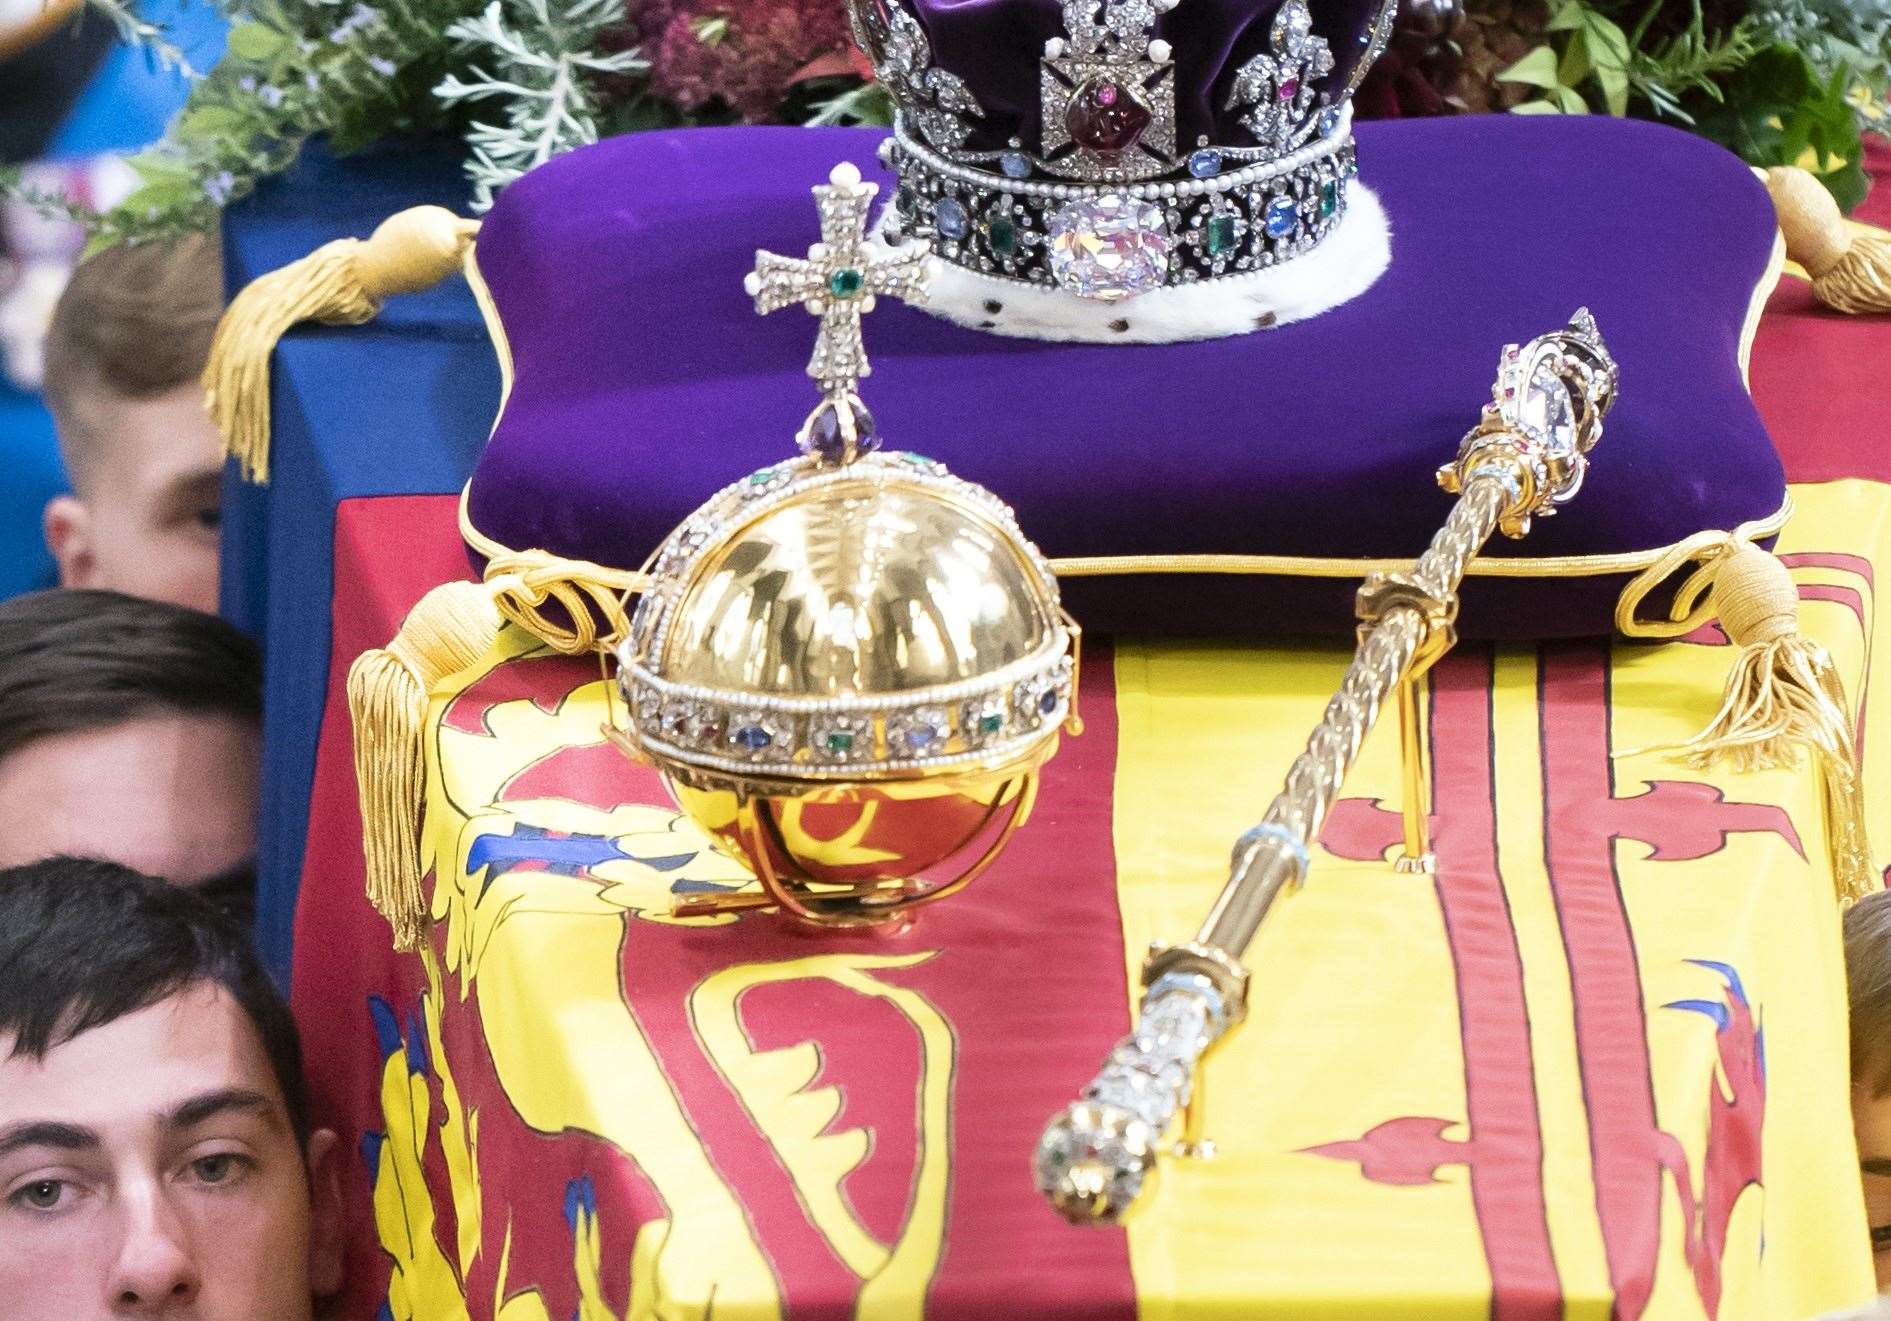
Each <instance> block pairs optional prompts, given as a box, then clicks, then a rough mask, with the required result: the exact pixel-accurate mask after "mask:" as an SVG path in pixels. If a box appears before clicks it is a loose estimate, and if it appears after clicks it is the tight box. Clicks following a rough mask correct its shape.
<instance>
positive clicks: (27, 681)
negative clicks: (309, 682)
mask: <svg viewBox="0 0 1891 1321" xmlns="http://www.w3.org/2000/svg"><path fill="white" fill-rule="evenodd" d="M262 711H263V678H262V660H261V658H260V656H259V655H258V653H257V650H256V644H255V643H253V642H251V641H250V640H249V639H248V638H246V637H244V636H243V635H242V634H241V633H239V632H237V630H236V629H234V628H232V627H231V626H230V625H229V624H227V623H225V622H224V621H223V620H221V619H218V618H217V617H216V616H215V615H206V614H204V613H202V612H201V611H198V610H191V609H188V608H186V607H184V606H181V605H172V604H170V603H169V602H165V601H146V600H142V599H140V598H138V597H135V596H126V595H124V594H122V593H120V592H105V591H96V590H92V589H89V588H88V589H83V590H76V589H55V590H53V591H48V592H34V593H32V594H30V595H27V596H18V597H15V598H14V599H13V600H11V601H4V602H0V758H5V757H6V756H8V755H9V754H11V753H14V752H18V751H19V750H20V749H21V748H23V747H25V746H27V745H28V744H29V743H33V742H35V741H37V740H39V739H42V738H48V737H50V736H52V735H54V734H71V733H76V732H78V731H80V730H86V729H100V728H106V727H109V726H112V725H117V724H122V723H123V722H124V721H127V720H133V719H136V718H138V717H141V716H150V715H227V716H233V717H235V718H237V719H239V720H248V721H256V720H260V719H261V718H262Z"/></svg>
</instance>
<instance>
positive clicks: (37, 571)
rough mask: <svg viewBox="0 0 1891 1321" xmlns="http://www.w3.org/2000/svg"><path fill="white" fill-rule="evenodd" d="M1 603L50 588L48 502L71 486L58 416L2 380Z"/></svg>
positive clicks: (0, 411)
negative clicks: (57, 437)
mask: <svg viewBox="0 0 1891 1321" xmlns="http://www.w3.org/2000/svg"><path fill="white" fill-rule="evenodd" d="M0 473H5V477H4V478H0V601H4V600H5V599H6V598H7V597H9V596H18V595H19V594H20V593H21V592H31V591H36V590H38V589H39V588H41V587H51V586H52V585H53V582H54V568H53V560H52V556H51V555H49V554H47V553H46V541H45V538H44V537H42V536H41V535H40V526H39V517H40V513H41V511H42V510H44V509H45V508H46V502H47V501H48V500H50V499H52V498H53V497H54V496H55V495H58V494H60V493H61V492H62V491H64V490H65V489H66V474H65V471H64V469H63V468H61V466H60V463H59V447H58V446H57V445H56V444H55V443H54V441H53V420H52V417H51V415H50V414H48V413H47V412H46V409H45V408H44V407H43V406H42V405H41V404H40V402H39V399H38V398H37V397H36V396H34V395H30V394H22V393H21V392H20V391H18V390H15V389H13V388H12V387H11V386H9V385H7V384H6V383H5V382H4V381H0Z"/></svg>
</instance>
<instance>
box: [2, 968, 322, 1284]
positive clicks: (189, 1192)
mask: <svg viewBox="0 0 1891 1321" xmlns="http://www.w3.org/2000/svg"><path fill="white" fill-rule="evenodd" d="M12 1045H13V1043H12V1041H11V1040H10V1039H7V1038H0V1321H52V1319H53V1318H58V1321H103V1319H104V1318H110V1317H125V1316H153V1317H166V1318H176V1319H178V1321H184V1319H186V1318H188V1319H189V1321H309V1318H310V1317H311V1315H312V1308H313V1301H312V1300H313V1298H314V1296H315V1295H316V1294H317V1293H320V1294H324V1295H325V1294H328V1293H332V1292H334V1291H335V1290H336V1289H337V1288H338V1287H339V1285H340V1278H339V1272H340V1248H339V1241H340V1240H339V1232H338V1231H339V1225H338V1223H337V1221H338V1216H337V1211H338V1206H337V1203H336V1199H335V1195H334V1181H333V1177H332V1174H331V1172H330V1171H329V1170H328V1168H327V1167H328V1162H329V1159H330V1157H331V1155H332V1152H333V1147H334V1134H333V1133H329V1132H326V1131H323V1132H320V1133H317V1134H316V1135H315V1136H314V1137H313V1138H311V1139H310V1141H309V1146H308V1149H307V1151H304V1150H303V1149H302V1148H301V1147H300V1146H299V1145H298V1144H297V1141H296V1138H295V1134H294V1132H293V1131H292V1130H291V1128H290V1122H289V1115H288V1111H287V1109H286V1108H285V1106H284V1103H283V1098H282V1092H281V1089H280V1088H279V1087H278V1086H277V1084H276V1080H275V1075H274V1074H273V1073H272V1071H271V1070H270V1067H269V1060H268V1057H267V1056H266V1055H265V1054H264V1051H263V1046H262V1041H261V1039H260V1037H259V1036H258V1034H257V1032H256V1029H255V1027H254V1026H253V1025H252V1024H251V1022H250V1020H249V1018H248V1016H247V1015H246V1014H245V1013H244V1012H243V1010H242V1008H241V1007H240V1006H239V1005H238V1004H237V1003H236V1001H235V1000H233V999H231V998H230V996H229V995H228V994H227V993H226V992H225V991H224V990H223V989H222V988H221V987H217V986H214V985H207V984H198V985H196V986H192V987H189V988H187V989H185V990H184V991H181V992H179V993H178V994H177V995H174V996H172V997H171V998H170V999H168V1000H163V1001H160V1002H159V1003H158V1004H155V1005H153V1006H151V1007H150V1008H148V1009H143V1010H139V1011H137V1012H136V1013H131V1014H127V1015H125V1016H124V1017H123V1018H120V1019H118V1020H117V1021H115V1022H112V1023H108V1024H106V1025H105V1026H103V1027H98V1028H93V1029H92V1030H91V1031H89V1032H83V1033H81V1034H80V1035H78V1036H77V1037H74V1038H73V1039H72V1040H71V1041H68V1042H65V1043H64V1044H62V1045H59V1046H55V1047H53V1048H52V1049H51V1050H50V1051H48V1052H47V1053H46V1055H45V1057H44V1058H43V1059H39V1060H33V1059H28V1058H26V1057H24V1056H21V1055H14V1054H12ZM311 1187H314V1188H315V1189H316V1190H317V1192H316V1194H315V1195H314V1196H313V1197H311V1193H310V1189H311Z"/></svg>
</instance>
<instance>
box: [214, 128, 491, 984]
mask: <svg viewBox="0 0 1891 1321" xmlns="http://www.w3.org/2000/svg"><path fill="white" fill-rule="evenodd" d="M423 202H433V203H437V204H439V205H443V206H447V207H451V208H452V209H454V210H455V211H458V212H459V213H461V214H468V208H467V189H466V185H465V182H464V180H463V178H462V176H461V174H460V171H459V164H458V158H457V157H456V156H455V155H454V154H453V153H452V152H451V151H450V150H448V149H446V148H445V147H443V146H437V145H436V146H432V147H408V146H403V147H399V148H389V149H385V150H377V151H373V152H369V153H363V154H360V155H356V156H350V157H348V158H347V159H345V160H338V159H336V158H335V157H333V156H331V155H330V154H329V153H327V152H326V151H324V150H321V149H319V148H311V149H310V150H309V151H307V152H305V153H304V155H303V158H302V160H301V162H300V163H299V164H298V165H297V166H296V167H295V168H294V169H293V170H291V171H290V172H289V173H288V174H286V175H284V176H283V177H282V178H280V179H278V180H275V181H272V182H271V183H269V184H268V185H266V186H265V187H263V188H261V189H259V190H258V192H257V193H256V195H255V196H254V197H252V198H250V199H247V200H246V201H244V202H242V203H240V204H239V205H237V206H235V207H233V208H231V210H230V212H229V213H228V215H227V216H226V217H225V226H224V238H225V255H226V256H225V259H226V270H227V274H228V279H229V282H230V286H231V289H232V291H234V290H235V289H237V288H240V287H241V286H242V285H244V284H246V283H248V282H249V281H250V280H252V279H254V278H256V277H257V276H258V275H262V274H264V273H266V272H268V271H271V270H275V269H276V268H278V267H280V266H284V265H286V264H288V263H289V262H291V261H294V260H296V259H297V258H299V257H302V256H305V255H307V254H308V253H309V252H311V251H313V250H314V249H315V248H317V247H319V246H321V245H322V244H323V243H326V242H328V241H329V240H331V239H336V238H342V237H347V236H350V235H353V236H357V237H359V236H365V235H366V234H367V233H368V232H369V231H371V230H372V229H373V228H374V226H375V225H376V224H378V223H379V222H380V221H381V220H383V219H385V218H386V217H387V216H388V215H390V214H392V213H393V212H395V211H398V210H401V209H402V208H404V207H408V206H415V205H419V204H420V203H423ZM498 402H499V369H498V366H497V364H496V362H495V361H494V358H493V353H492V349H491V347H490V344H489V343H488V341H487V338H486V333H485V330H484V328H483V326H482V325H481V323H480V318H479V310H478V308H477V306H476V305H475V304H474V301H473V297H472V294H471V293H470V292H469V290H468V289H467V287H466V284H465V282H464V281H462V280H459V279H454V280H449V281H448V282H446V283H445V284H444V285H442V286H440V287H439V288H437V289H434V290H430V291H428V292H426V293H422V294H413V295H409V296H405V297H401V298H396V299H394V300H392V301H391V302H389V304H388V305H387V307H386V308H385V309H383V311H382V313H381V315H380V317H379V318H377V320H376V321H375V322H373V323H372V324H371V325H368V326H363V327H338V328H330V327H322V326H309V327H304V328H302V329H299V330H296V331H294V332H292V333H291V334H289V335H288V336H286V337H285V338H284V340H283V342H282V344H281V346H280V347H279V348H278V350H277V353H276V358H275V364H274V370H273V372H272V397H271V417H272V427H273V436H272V441H271V461H270V482H269V485H267V486H263V487H257V486H250V485H246V484H244V483H243V482H241V481H239V480H237V479H236V477H235V475H234V470H233V469H232V471H231V472H230V473H229V474H227V475H226V478H225V503H224V524H223V528H224V532H223V536H224V542H223V610H224V613H225V614H226V615H228V616H229V617H230V618H231V619H232V620H234V621H235V622H236V623H237V625H238V626H239V627H241V628H243V629H245V630H246V631H248V632H249V633H251V634H253V635H254V636H256V637H258V638H259V639H260V640H261V641H262V643H263V647H264V655H265V667H264V699H265V705H266V717H265V719H266V726H265V737H264V753H263V809H262V821H261V823H260V827H259V837H258V860H257V861H258V875H257V935H258V940H259V942H260V943H261V947H262V950H263V953H264V955H265V957H266V958H267V959H268V960H269V963H270V965H271V967H272V968H273V969H274V970H275V971H276V973H277V975H278V976H279V977H282V978H284V979H285V980H286V978H287V975H288V969H289V954H290V941H291V934H292V931H293V926H294V921H295V900H296V891H297V888H298V885H299V883H300V879H301V873H302V853H303V845H304V841H305V836H306V833H307V826H308V801H309V790H310V785H311V783H312V782H313V779H314V774H315V745H316V740H317V738H318V736H319V734H320V730H321V722H322V712H323V702H324V699H325V697H326V695H327V694H326V689H327V686H328V670H329V622H330V606H331V602H332V599H333V597H334V596H335V594H337V593H346V592H347V591H349V590H350V584H347V583H339V584H338V583H335V582H334V581H333V566H334V528H335V508H336V506H337V504H339V503H340V502H341V501H343V500H346V499H351V498H354V497H357V496H376V495H421V494H443V493H447V492H452V491H457V490H458V489H459V487H460V486H461V485H462V484H463V483H464V482H465V480H466V478H467V476H468V475H469V474H470V473H471V471H472V468H473V463H474V461H475V460H476V459H477V458H478V456H479V451H480V448H481V446H482V445H483V443H484V441H485V437H486V432H487V429H488V428H489V427H490V426H491V425H492V418H493V414H494V412H495V411H496V409H497V407H498Z"/></svg>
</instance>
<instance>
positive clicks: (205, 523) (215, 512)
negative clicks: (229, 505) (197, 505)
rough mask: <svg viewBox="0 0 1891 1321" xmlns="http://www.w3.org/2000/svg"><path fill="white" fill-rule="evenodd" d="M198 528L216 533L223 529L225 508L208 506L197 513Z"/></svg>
mask: <svg viewBox="0 0 1891 1321" xmlns="http://www.w3.org/2000/svg"><path fill="white" fill-rule="evenodd" d="M196 522H197V526H198V527H200V528H202V529H203V530H204V531H206V532H215V531H218V530H219V529H221V528H222V527H223V507H222V506H221V505H207V506H205V507H204V508H202V509H199V510H198V511H197V513H196Z"/></svg>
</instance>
